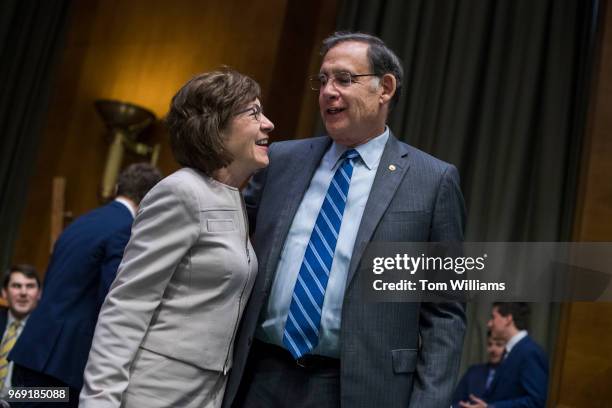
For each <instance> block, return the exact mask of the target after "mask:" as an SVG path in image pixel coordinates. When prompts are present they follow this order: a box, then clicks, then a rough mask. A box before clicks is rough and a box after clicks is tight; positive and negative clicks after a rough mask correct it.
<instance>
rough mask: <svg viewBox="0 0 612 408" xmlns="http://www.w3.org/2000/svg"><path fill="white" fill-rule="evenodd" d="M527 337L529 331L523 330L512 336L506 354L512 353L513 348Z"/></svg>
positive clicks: (507, 344)
mask: <svg viewBox="0 0 612 408" xmlns="http://www.w3.org/2000/svg"><path fill="white" fill-rule="evenodd" d="M525 336H527V330H521V331H519V332H518V333H516V334H515V335H514V336H512V338H511V339H510V340H508V342H507V343H506V354H508V353H510V352H511V351H512V348H513V347H514V346H516V343H518V342H519V341H521V340H523V338H524V337H525Z"/></svg>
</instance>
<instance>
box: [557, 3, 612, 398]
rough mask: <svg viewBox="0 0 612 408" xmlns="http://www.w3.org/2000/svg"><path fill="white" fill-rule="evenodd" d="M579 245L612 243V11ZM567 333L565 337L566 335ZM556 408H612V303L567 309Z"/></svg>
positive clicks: (582, 192)
mask: <svg viewBox="0 0 612 408" xmlns="http://www.w3.org/2000/svg"><path fill="white" fill-rule="evenodd" d="M601 44H602V48H601V56H600V61H599V67H598V72H597V74H596V78H595V86H594V88H593V93H592V99H591V111H590V115H589V116H590V117H589V126H588V127H589V131H588V132H587V143H586V146H585V152H584V153H585V154H584V160H583V163H582V175H581V181H580V184H581V185H580V188H579V197H578V198H579V206H578V211H577V213H576V223H575V225H576V228H575V232H574V241H584V242H588V241H608V242H609V241H612V182H610V177H611V175H612V7H610V5H609V4H608V5H607V7H606V10H605V17H604V31H603V37H602V43H601ZM563 334H564V336H563ZM561 335H562V336H563V337H562V338H560V339H559V344H558V352H557V354H556V361H555V367H556V370H555V376H554V378H553V383H552V390H551V391H552V392H551V394H552V401H551V404H550V405H551V406H555V407H576V408H578V407H580V408H581V407H610V406H612V386H611V384H612V357H611V356H612V303H586V302H585V303H572V304H568V305H566V306H565V309H564V312H563V321H562V330H561Z"/></svg>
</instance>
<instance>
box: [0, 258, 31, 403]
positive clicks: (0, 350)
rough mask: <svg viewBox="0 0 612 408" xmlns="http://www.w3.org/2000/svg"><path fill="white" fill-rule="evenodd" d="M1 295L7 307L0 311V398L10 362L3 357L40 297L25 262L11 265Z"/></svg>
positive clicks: (8, 377)
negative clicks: (0, 340) (0, 341)
mask: <svg viewBox="0 0 612 408" xmlns="http://www.w3.org/2000/svg"><path fill="white" fill-rule="evenodd" d="M2 297H3V298H4V299H6V302H7V303H8V309H4V308H3V309H1V310H0V337H2V343H0V397H4V396H6V395H7V393H8V389H9V388H10V387H11V377H12V373H13V363H12V362H9V361H7V360H6V357H7V356H8V353H9V352H10V351H11V349H12V348H13V345H14V344H15V341H17V338H18V337H19V335H20V334H21V332H22V331H23V327H24V325H25V324H26V321H27V320H28V316H29V315H30V313H31V312H32V310H34V308H35V307H36V305H37V304H38V300H39V299H40V279H39V278H38V274H37V273H36V269H34V267H33V266H31V265H26V264H22V265H15V266H12V267H11V269H9V271H8V273H7V274H6V276H5V277H4V285H3V286H2Z"/></svg>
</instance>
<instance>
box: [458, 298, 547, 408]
mask: <svg viewBox="0 0 612 408" xmlns="http://www.w3.org/2000/svg"><path fill="white" fill-rule="evenodd" d="M528 318H529V305H528V304H527V303H519V302H516V303H502V302H497V303H493V308H492V311H491V319H490V320H489V323H488V326H489V329H490V330H491V334H492V335H493V336H495V337H501V338H503V339H504V340H506V350H505V353H504V358H503V359H502V363H501V364H500V365H499V368H498V369H497V371H496V373H495V377H494V379H493V382H492V383H491V386H490V387H489V388H488V389H487V390H486V391H485V393H484V395H483V396H482V398H478V397H476V396H474V395H472V396H471V397H470V401H469V402H461V403H460V406H461V407H463V408H485V407H488V408H510V407H530V408H539V407H544V406H546V396H547V388H548V359H547V358H546V354H545V353H544V351H543V350H542V349H541V348H540V346H538V345H537V344H536V342H534V341H533V340H532V339H531V337H529V335H528V334H527V330H526V329H527V321H528Z"/></svg>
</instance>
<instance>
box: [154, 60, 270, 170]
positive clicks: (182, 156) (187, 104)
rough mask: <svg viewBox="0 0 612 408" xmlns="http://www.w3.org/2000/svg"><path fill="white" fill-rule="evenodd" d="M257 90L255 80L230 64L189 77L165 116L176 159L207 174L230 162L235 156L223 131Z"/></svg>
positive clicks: (257, 86)
mask: <svg viewBox="0 0 612 408" xmlns="http://www.w3.org/2000/svg"><path fill="white" fill-rule="evenodd" d="M260 94H261V90H260V88H259V84H258V83H257V82H255V80H253V79H252V78H250V77H248V76H246V75H243V74H241V73H239V72H237V71H234V70H232V69H229V68H226V69H224V70H220V71H213V72H207V73H204V74H200V75H197V76H196V77H194V78H192V79H191V80H189V81H188V82H187V83H186V84H185V85H183V87H182V88H181V89H180V90H179V91H178V92H177V93H176V95H174V97H173V98H172V102H171V103H170V111H169V112H168V115H167V116H166V125H167V126H168V130H169V132H170V146H171V147H172V153H173V154H174V158H175V159H176V161H177V162H179V164H181V165H182V166H185V167H192V168H195V169H198V170H200V171H202V172H203V173H204V174H207V175H209V176H210V175H212V173H213V172H214V171H215V170H218V169H220V168H222V167H225V166H227V165H229V164H230V163H231V162H232V160H233V159H234V158H233V157H232V155H231V154H230V152H229V151H227V149H226V148H225V143H224V135H223V133H224V132H225V131H226V130H227V129H228V126H229V125H230V123H231V119H232V118H233V117H234V116H235V115H236V113H238V112H239V111H241V110H243V109H245V108H246V107H247V105H248V104H250V103H251V102H253V101H254V100H255V99H256V98H259V97H260Z"/></svg>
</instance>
